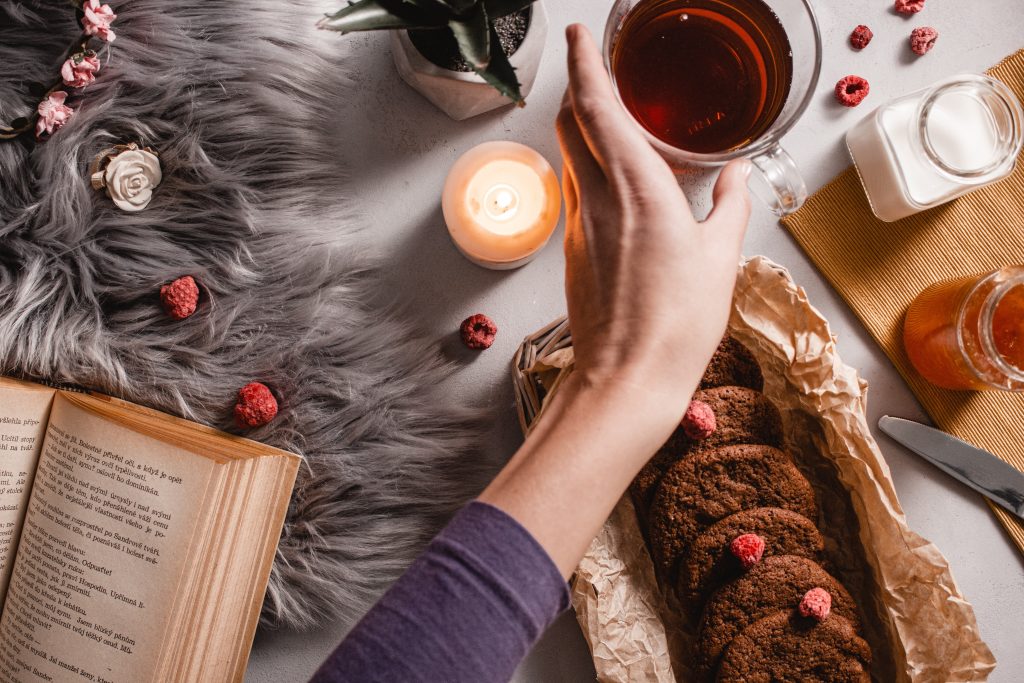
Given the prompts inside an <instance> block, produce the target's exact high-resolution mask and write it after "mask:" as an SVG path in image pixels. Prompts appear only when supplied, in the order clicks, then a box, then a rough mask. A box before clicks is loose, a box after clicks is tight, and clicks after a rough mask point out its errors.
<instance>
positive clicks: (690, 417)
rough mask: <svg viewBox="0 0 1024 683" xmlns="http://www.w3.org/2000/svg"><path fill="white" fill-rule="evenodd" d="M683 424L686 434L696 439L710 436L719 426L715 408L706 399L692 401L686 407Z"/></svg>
mask: <svg viewBox="0 0 1024 683" xmlns="http://www.w3.org/2000/svg"><path fill="white" fill-rule="evenodd" d="M681 425H682V427H683V432H684V433H685V434H686V436H688V437H690V438H691V439H693V440H694V441H701V440H703V439H706V438H708V437H709V436H711V435H712V434H714V433H715V429H717V428H718V422H717V420H715V411H714V409H713V408H712V407H711V406H709V405H708V404H707V403H705V402H704V401H697V400H693V401H690V405H688V406H687V407H686V413H685V414H684V415H683V421H682V422H681Z"/></svg>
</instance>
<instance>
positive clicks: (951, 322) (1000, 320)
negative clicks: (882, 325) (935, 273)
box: [903, 266, 1024, 391]
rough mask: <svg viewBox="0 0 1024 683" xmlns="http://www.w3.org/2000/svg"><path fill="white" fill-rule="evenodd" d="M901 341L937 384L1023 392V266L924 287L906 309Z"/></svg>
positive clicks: (915, 362)
mask: <svg viewBox="0 0 1024 683" xmlns="http://www.w3.org/2000/svg"><path fill="white" fill-rule="evenodd" d="M903 343H904V346H905V347H906V351H907V356H909V358H910V362H911V363H912V364H913V365H914V367H915V368H916V369H917V371H918V372H919V373H921V375H922V376H923V377H924V378H925V379H927V380H928V381H929V382H931V383H932V384H935V385H937V386H940V387H944V388H946V389H1002V390H1005V391H1024V266H1008V267H1006V268H1002V269H1000V270H997V271H995V272H992V273H986V274H982V275H974V276H968V277H959V278H954V279H951V280H945V281H942V282H938V283H936V284H934V285H932V286H930V287H928V288H927V289H925V290H924V291H923V292H921V293H920V294H919V295H918V296H917V298H916V299H914V301H913V303H911V304H910V308H909V309H908V310H907V314H906V318H905V319H904V322H903Z"/></svg>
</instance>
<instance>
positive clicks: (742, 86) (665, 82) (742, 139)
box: [611, 0, 793, 154]
mask: <svg viewBox="0 0 1024 683" xmlns="http://www.w3.org/2000/svg"><path fill="white" fill-rule="evenodd" d="M611 65H612V75H613V77H614V79H615V84H616V86H617V87H618V89H619V93H620V96H621V97H622V101H623V103H624V104H625V105H626V108H627V109H629V111H630V112H631V113H632V114H633V116H634V117H635V118H636V119H637V121H639V122H640V124H641V125H643V127H644V128H646V129H647V130H648V131H649V132H650V133H651V134H652V135H654V136H655V137H657V138H659V139H660V140H662V141H664V142H666V143H668V144H669V145H672V146H673V147H676V148H678V149H682V150H686V151H689V152H696V153H703V154H708V153H717V152H724V151H728V150H730V149H735V148H738V147H742V146H744V145H746V144H748V143H750V142H752V141H754V140H756V139H757V138H759V137H760V136H761V135H762V134H764V132H765V131H767V130H768V129H769V128H770V127H771V125H772V123H773V122H774V121H775V119H776V118H778V116H779V113H780V112H781V111H782V107H783V105H784V104H785V102H786V97H787V95H788V94H789V88H790V83H791V82H792V76H793V55H792V51H791V49H790V44H789V39H788V38H787V36H786V32H785V30H783V27H782V23H781V22H780V21H779V18H778V17H777V16H776V15H775V13H774V12H773V11H772V10H771V8H770V7H769V6H768V5H766V4H765V3H764V2H761V0H646V1H645V2H641V3H639V4H638V5H637V6H636V7H635V8H634V9H633V10H632V11H631V12H630V13H629V15H627V17H626V19H625V21H624V23H623V26H622V29H621V31H620V33H619V36H618V40H617V42H616V43H615V45H614V47H613V49H612V54H611Z"/></svg>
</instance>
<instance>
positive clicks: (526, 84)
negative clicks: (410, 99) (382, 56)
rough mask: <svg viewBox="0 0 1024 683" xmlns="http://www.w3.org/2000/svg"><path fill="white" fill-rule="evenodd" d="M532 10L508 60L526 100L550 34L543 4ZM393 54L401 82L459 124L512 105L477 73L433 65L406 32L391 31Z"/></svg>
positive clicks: (537, 3)
mask: <svg viewBox="0 0 1024 683" xmlns="http://www.w3.org/2000/svg"><path fill="white" fill-rule="evenodd" d="M531 7H532V10H531V13H530V25H529V27H527V30H526V38H524V39H523V43H522V45H520V46H519V49H518V50H516V52H515V54H513V55H512V56H511V57H510V58H509V61H510V62H512V66H513V67H515V70H516V76H517V77H518V78H519V83H520V89H521V90H522V93H523V97H526V96H527V95H529V94H530V90H531V89H532V88H533V82H534V81H535V80H536V79H537V70H538V69H539V67H540V58H541V55H542V54H543V53H544V42H545V41H546V40H547V35H548V16H547V13H546V12H545V11H544V6H543V3H541V2H535V3H533V5H531ZM391 55H392V57H394V60H395V66H396V67H397V68H398V73H399V75H400V76H401V77H402V80H404V81H405V82H406V83H408V84H409V85H411V86H412V87H413V88H414V89H416V91H417V92H419V93H420V94H421V95H423V96H424V97H426V98H427V99H428V100H430V101H431V102H433V103H434V105H435V106H436V107H437V108H438V109H440V110H441V111H443V112H444V113H446V114H448V116H450V117H452V118H453V119H455V120H456V121H461V120H463V119H468V118H470V117H471V116H476V115H477V114H483V113H484V112H486V111H491V110H492V109H497V108H498V107H502V106H504V105H507V104H511V103H512V102H511V101H510V100H509V99H508V98H507V97H505V96H503V95H502V94H501V93H499V92H498V91H497V90H495V89H494V88H492V87H491V86H490V85H488V84H487V83H486V82H484V79H482V78H480V77H479V76H477V75H476V74H475V73H473V72H466V71H452V70H451V69H445V68H442V67H440V66H438V65H436V64H434V63H433V62H431V61H430V60H429V59H427V58H426V57H424V56H423V55H422V54H420V51H419V50H417V49H416V47H415V46H414V45H413V44H412V41H411V40H409V34H408V33H407V32H406V31H392V32H391Z"/></svg>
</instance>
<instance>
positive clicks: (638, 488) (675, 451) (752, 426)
mask: <svg viewBox="0 0 1024 683" xmlns="http://www.w3.org/2000/svg"><path fill="white" fill-rule="evenodd" d="M693 400H694V401H703V402H704V403H706V404H707V405H708V406H710V408H711V409H712V410H713V411H714V413H715V423H716V426H715V431H714V432H713V433H712V434H711V436H709V437H707V438H706V439H702V440H695V439H691V438H690V437H688V436H687V435H686V432H685V430H684V429H683V428H682V427H679V428H678V429H676V431H675V432H674V433H673V434H672V436H671V437H670V438H669V440H668V441H667V442H666V443H665V445H664V446H662V447H661V448H660V449H659V450H658V452H657V453H655V454H654V457H653V458H651V459H650V460H649V461H648V462H647V464H646V465H644V467H643V469H642V470H640V473H639V474H637V476H636V478H634V479H633V483H632V484H631V485H630V488H629V490H630V493H631V494H632V495H633V505H634V507H636V509H637V512H638V513H639V514H640V516H641V518H643V516H644V515H645V514H646V512H647V510H648V509H649V508H650V506H651V499H652V498H654V494H655V492H656V491H657V487H658V482H660V481H661V478H662V476H664V474H665V471H666V470H668V468H669V467H671V466H672V464H673V463H674V462H676V461H678V460H681V459H683V458H685V457H686V456H688V455H689V454H691V453H696V452H698V451H706V450H711V449H713V448H719V447H721V446H730V445H733V444H743V443H749V444H764V445H766V446H775V447H776V448H779V447H781V446H782V417H781V416H780V415H779V409H778V408H776V407H775V404H774V403H772V402H771V401H770V400H769V399H768V398H766V397H765V395H764V394H762V393H761V392H760V391H755V390H754V389H748V388H747V387H740V386H724V387H716V388H714V389H708V390H704V391H697V392H696V393H694V395H693Z"/></svg>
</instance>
